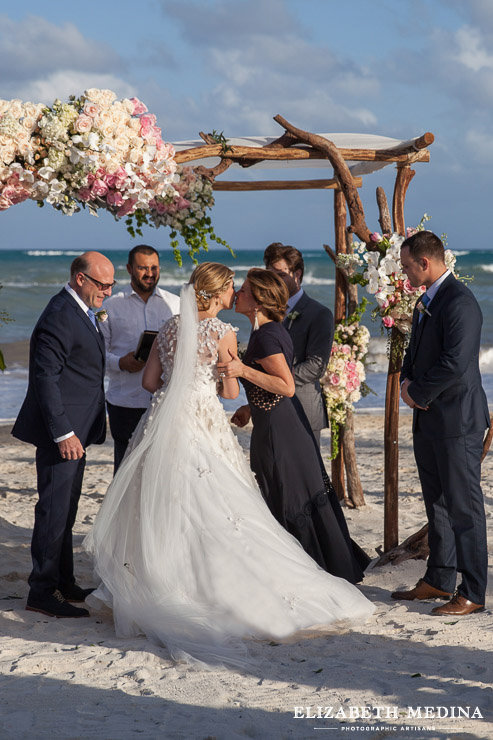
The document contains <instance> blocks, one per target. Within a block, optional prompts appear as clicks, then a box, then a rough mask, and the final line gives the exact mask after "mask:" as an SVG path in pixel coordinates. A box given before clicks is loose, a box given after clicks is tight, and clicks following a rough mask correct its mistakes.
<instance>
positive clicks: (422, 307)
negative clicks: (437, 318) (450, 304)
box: [416, 301, 431, 316]
mask: <svg viewBox="0 0 493 740" xmlns="http://www.w3.org/2000/svg"><path fill="white" fill-rule="evenodd" d="M416 308H417V309H418V311H419V313H420V314H422V315H423V316H424V315H425V314H426V315H427V316H431V313H430V312H429V311H428V309H427V308H426V306H425V305H424V303H423V302H422V301H419V302H418V304H417V306H416Z"/></svg>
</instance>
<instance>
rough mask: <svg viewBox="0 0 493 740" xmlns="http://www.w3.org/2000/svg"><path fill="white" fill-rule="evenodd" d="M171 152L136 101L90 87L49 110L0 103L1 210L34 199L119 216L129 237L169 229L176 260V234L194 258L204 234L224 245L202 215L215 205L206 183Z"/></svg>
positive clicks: (70, 209)
mask: <svg viewBox="0 0 493 740" xmlns="http://www.w3.org/2000/svg"><path fill="white" fill-rule="evenodd" d="M174 155H175V151H174V148H173V146H172V145H171V144H168V143H166V142H164V141H163V139H162V133H161V129H160V128H159V127H158V126H157V121H156V116H154V115H153V114H151V113H149V112H148V110H147V108H146V106H145V105H144V103H142V102H141V101H140V100H138V98H125V99H123V100H117V96H116V94H115V93H114V92H112V91H111V90H99V89H96V88H91V89H90V90H86V91H85V92H84V94H83V95H81V96H79V97H75V96H70V98H69V100H68V102H62V101H60V100H58V99H57V100H55V101H54V103H53V104H52V105H51V107H48V106H45V105H43V104H40V103H23V102H22V101H21V100H10V101H7V100H0V210H6V209H8V208H10V207H11V206H13V205H16V204H18V203H22V202H23V201H25V200H27V199H32V200H35V201H37V202H38V205H40V206H42V205H44V203H49V204H50V205H52V206H53V207H54V208H56V209H57V210H60V211H62V212H63V213H65V214H67V215H72V214H73V213H76V212H77V211H80V210H81V208H89V209H90V211H91V213H93V214H94V215H97V211H98V210H99V209H101V208H102V209H104V210H107V211H109V212H110V213H112V214H113V215H114V217H115V218H116V219H120V218H124V217H125V218H126V219H127V229H128V231H129V232H130V233H131V234H132V235H133V236H135V233H136V232H137V233H141V232H140V231H139V227H140V226H141V225H142V224H144V223H146V224H148V225H151V226H156V227H157V226H161V225H166V226H170V227H171V229H172V232H171V239H172V246H173V248H174V251H175V256H176V257H177V259H178V261H179V262H181V257H180V252H179V249H178V242H177V241H176V236H177V233H178V232H179V233H180V234H181V235H182V236H183V238H184V240H185V242H186V243H187V245H188V247H189V250H190V253H191V255H192V256H193V255H194V254H195V252H196V251H198V250H199V249H200V248H201V247H202V248H205V249H207V240H206V237H207V236H209V237H210V238H211V239H213V240H215V241H218V242H220V243H222V244H225V242H223V241H222V240H220V239H218V238H217V237H216V235H215V234H214V231H213V228H212V226H211V222H210V218H208V217H207V216H206V215H205V213H206V209H207V208H211V207H212V205H213V204H214V198H213V195H212V185H211V183H210V182H209V180H207V178H205V177H203V176H201V175H198V174H197V173H195V172H194V170H193V169H192V168H190V167H184V168H178V166H177V164H176V162H175V159H174ZM133 219H135V220H136V221H137V229H135V228H134V226H133Z"/></svg>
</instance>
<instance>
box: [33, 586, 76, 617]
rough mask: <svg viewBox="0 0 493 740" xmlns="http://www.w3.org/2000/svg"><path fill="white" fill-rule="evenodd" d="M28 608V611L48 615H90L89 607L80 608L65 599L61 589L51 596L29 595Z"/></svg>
mask: <svg viewBox="0 0 493 740" xmlns="http://www.w3.org/2000/svg"><path fill="white" fill-rule="evenodd" d="M26 610H27V611H28V612H39V613H40V614H46V616H47V617H57V618H58V619H60V618H61V617H72V618H77V617H88V616H89V612H88V611H87V609H80V608H79V607H77V606H72V604H69V603H68V601H65V599H64V598H63V596H62V594H61V593H60V591H58V590H57V591H55V592H54V593H52V594H50V595H49V596H41V597H36V596H31V595H29V596H28V597H27V605H26Z"/></svg>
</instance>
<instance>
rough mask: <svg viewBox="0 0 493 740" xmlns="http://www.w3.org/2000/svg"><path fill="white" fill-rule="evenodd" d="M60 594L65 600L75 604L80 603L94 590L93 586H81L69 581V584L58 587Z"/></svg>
mask: <svg viewBox="0 0 493 740" xmlns="http://www.w3.org/2000/svg"><path fill="white" fill-rule="evenodd" d="M58 590H59V591H60V593H61V594H62V596H63V598H64V599H65V601H74V602H76V603H77V604H82V602H83V601H85V600H86V599H87V597H88V596H89V594H92V592H93V591H95V590H96V589H95V588H81V587H80V586H78V585H77V584H76V583H71V584H70V586H65V587H60V588H59V589H58Z"/></svg>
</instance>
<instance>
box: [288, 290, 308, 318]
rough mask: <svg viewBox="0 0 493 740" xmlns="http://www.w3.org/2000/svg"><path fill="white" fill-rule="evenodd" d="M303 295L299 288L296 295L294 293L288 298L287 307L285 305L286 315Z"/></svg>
mask: <svg viewBox="0 0 493 740" xmlns="http://www.w3.org/2000/svg"><path fill="white" fill-rule="evenodd" d="M303 293H304V291H303V288H300V289H299V291H298V292H297V293H295V294H294V295H292V296H290V297H289V298H288V305H287V308H286V313H287V314H288V313H291V311H292V310H293V308H294V307H295V306H296V304H297V303H298V301H299V300H300V298H301V296H302V295H303Z"/></svg>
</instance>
